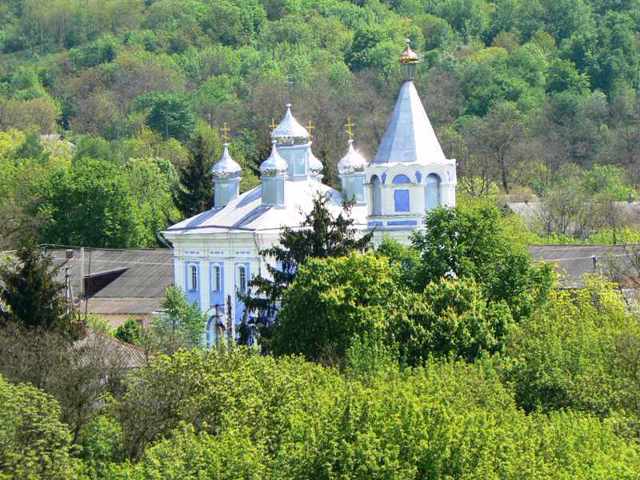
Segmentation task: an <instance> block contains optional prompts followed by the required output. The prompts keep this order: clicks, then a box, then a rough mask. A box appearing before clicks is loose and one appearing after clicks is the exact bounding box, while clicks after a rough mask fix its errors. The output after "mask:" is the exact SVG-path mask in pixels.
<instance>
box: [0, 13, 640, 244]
mask: <svg viewBox="0 0 640 480" xmlns="http://www.w3.org/2000/svg"><path fill="white" fill-rule="evenodd" d="M638 9H639V5H638V3H637V1H636V0H631V1H625V2H610V1H604V0H577V1H569V0H562V1H560V2H558V1H555V0H535V1H528V0H508V1H505V0H473V1H454V0H417V1H413V0H399V1H381V0H367V1H362V2H349V1H346V0H322V1H314V2H311V1H304V0H303V1H258V0H252V1H250V2H246V1H239V0H225V1H224V2H218V1H212V0H189V1H188V2H186V3H185V2H183V1H179V0H153V1H145V0H105V1H101V2H97V1H89V2H85V1H80V0H55V1H49V0H46V1H45V0H8V1H5V2H3V4H2V6H1V7H0V59H1V61H0V130H2V131H4V132H8V133H4V134H3V135H5V136H4V137H2V138H0V167H1V168H2V170H3V172H5V174H4V175H3V178H2V179H0V213H2V214H3V215H4V216H6V218H7V219H9V221H8V222H6V223H3V225H2V227H1V228H2V229H3V232H2V233H4V234H5V235H2V241H3V242H7V243H8V244H9V245H14V244H15V243H14V242H13V241H12V239H11V235H12V234H15V233H16V232H17V231H23V230H24V229H28V228H29V229H32V228H36V227H38V226H40V227H41V235H42V237H43V238H46V239H47V241H50V242H51V241H55V242H59V243H64V242H74V243H79V242H83V243H85V244H91V245H93V246H111V247H113V246H150V245H154V244H156V238H155V233H156V231H157V230H159V229H162V228H164V227H165V226H166V225H167V223H169V222H170V221H175V220H178V219H179V217H180V215H181V214H182V215H190V214H192V213H193V212H195V211H197V210H200V209H202V208H205V207H206V206H207V205H208V204H210V201H211V198H212V192H211V191H210V187H211V185H210V183H208V181H207V178H206V166H207V165H209V164H210V163H211V161H213V159H214V158H216V157H217V156H218V155H219V154H220V151H221V139H220V137H219V135H218V134H217V133H216V132H215V131H214V130H215V129H217V128H219V127H220V126H221V125H223V123H225V122H226V123H228V125H229V126H230V127H231V130H232V149H231V150H232V151H231V153H232V155H233V156H234V158H235V159H236V160H237V161H239V162H240V163H241V164H242V166H243V167H244V179H243V183H242V188H243V189H246V188H248V187H250V186H253V185H255V182H256V172H257V166H258V165H259V164H260V161H261V160H263V159H264V157H265V156H266V154H267V153H268V148H269V142H268V131H269V127H268V125H269V124H270V122H271V120H272V119H273V118H276V119H277V118H278V117H280V115H281V114H282V111H283V105H284V104H285V103H286V102H287V101H291V102H292V103H293V104H294V110H295V113H296V115H297V116H298V118H299V119H300V120H301V121H302V122H304V123H306V122H307V121H309V120H313V122H314V123H315V125H316V129H315V131H314V136H315V138H314V149H315V153H316V155H317V156H318V157H319V158H320V159H321V160H322V161H323V162H324V164H325V167H326V168H325V178H326V180H327V181H328V182H329V183H330V184H333V185H336V184H337V176H336V163H337V161H338V159H339V158H340V157H341V156H342V155H343V153H344V151H345V149H346V138H345V134H344V132H343V127H342V125H343V124H344V122H345V120H346V119H347V117H348V116H349V115H350V116H351V117H352V118H353V119H355V121H356V127H355V133H356V138H357V141H358V145H359V148H360V149H361V150H362V151H364V152H365V153H366V154H367V155H368V156H369V157H371V155H372V154H373V153H374V152H375V149H376V147H377V144H378V141H379V138H380V135H381V132H382V130H383V128H384V125H385V122H386V119H387V117H388V113H389V110H390V108H391V106H392V102H393V99H394V96H395V94H396V92H397V89H398V85H399V81H400V79H401V76H400V75H401V74H400V69H399V65H398V63H397V59H398V54H399V51H400V50H401V48H402V45H403V39H404V38H406V37H408V38H410V39H411V40H412V45H413V47H414V48H415V49H416V50H418V51H419V52H421V53H422V54H423V55H424V62H423V63H422V65H421V67H420V72H419V75H418V77H417V87H418V90H419V91H420V93H421V95H422V98H423V100H424V103H425V106H426V109H427V111H428V112H429V115H430V117H431V120H432V122H433V124H434V126H435V128H436V130H437V133H438V135H439V138H440V139H441V141H442V144H443V147H444V149H445V151H446V153H447V155H448V156H449V157H451V158H457V159H458V162H459V166H458V168H459V177H460V179H461V182H460V188H459V190H460V191H461V192H466V193H470V194H472V195H480V194H487V193H490V192H492V191H493V190H494V189H495V188H500V190H501V191H502V192H503V193H510V194H512V195H513V196H515V198H516V199H518V198H520V199H522V198H525V199H526V198H533V197H532V195H534V194H535V195H537V196H538V197H540V198H542V199H543V200H544V201H545V205H546V208H545V211H544V213H545V215H543V218H541V224H540V225H537V226H536V227H535V229H536V232H537V233H539V234H541V235H544V236H545V238H551V239H553V240H554V241H555V240H561V241H570V240H572V239H580V240H584V239H586V238H589V237H590V236H591V235H592V234H593V233H594V232H597V231H598V230H606V231H607V232H613V233H608V234H607V236H603V237H600V239H601V240H602V239H604V238H606V240H607V241H609V242H612V241H616V242H620V241H625V239H624V238H621V237H620V233H619V231H618V230H620V229H621V227H622V226H624V223H625V221H624V220H623V219H620V218H619V215H612V214H611V212H612V211H613V209H612V204H611V202H612V201H620V200H622V201H625V200H627V199H630V198H631V199H633V198H636V197H637V190H636V189H637V185H638V182H639V181H640V177H639V176H638V172H640V163H639V162H640V150H639V148H640V147H639V145H640V142H639V141H638V140H639V137H638V132H640V107H639V105H640V102H639V101H638V88H639V86H640V84H639V80H638V75H637V72H638V68H639V66H640V53H638V52H640V49H639V48H638V47H639V44H638V30H639V25H640V20H639V16H638ZM12 129H15V130H12ZM16 130H17V131H16ZM18 131H20V132H31V135H27V140H28V141H25V140H24V139H25V134H24V133H20V132H18ZM59 133H62V134H63V135H64V138H65V141H62V142H59V141H55V140H54V139H53V138H52V137H50V136H47V137H45V138H44V139H42V140H40V141H39V140H38V135H39V134H46V135H48V134H59ZM203 133H204V136H205V137H206V138H207V141H208V142H209V143H210V145H209V147H210V148H208V149H206V150H203V149H202V148H200V147H198V148H197V149H196V152H195V153H194V142H193V140H194V138H198V137H199V136H200V135H202V134H203ZM39 143H42V144H43V145H39ZM70 143H72V144H73V145H75V146H76V150H75V153H70V152H67V153H64V152H63V151H62V150H65V149H67V150H68V149H70V148H72V147H71V146H70ZM52 150H54V151H55V153H52ZM197 150H199V152H197ZM203 155H204V156H203ZM158 157H161V158H162V160H158ZM88 158H91V159H92V161H89V160H88ZM132 159H139V160H138V161H136V162H133V163H135V164H136V165H135V166H134V165H132ZM159 162H160V163H159ZM163 162H164V163H163ZM140 168H142V169H143V170H144V175H143V176H144V177H145V178H146V179H147V180H152V181H153V182H154V184H155V185H158V186H159V187H158V188H157V190H152V191H149V190H143V191H142V192H141V190H140V188H139V187H140V185H139V184H138V183H137V179H138V178H139V175H140V174H139V173H138V172H136V171H134V170H136V169H140ZM592 168H593V171H594V172H595V173H594V175H593V178H595V179H596V182H592V181H590V180H588V181H586V183H585V182H582V181H581V180H580V179H582V177H584V176H585V175H586V176H589V175H590V172H591V169H592ZM567 169H569V170H567ZM96 170H98V171H100V172H101V173H104V178H102V177H97V176H96ZM176 171H179V172H180V175H179V177H180V180H181V181H178V175H177V174H176ZM597 177H599V178H609V179H622V188H617V189H613V190H612V189H608V188H604V187H603V186H602V184H600V183H599V182H598V181H597ZM567 179H569V180H568V181H569V184H570V185H571V188H574V187H575V188H574V191H575V192H577V191H578V190H579V191H584V192H585V194H588V195H593V189H594V188H595V189H596V191H597V192H598V195H597V201H591V197H587V201H588V203H589V205H586V206H585V205H584V204H585V198H584V197H578V196H573V198H572V201H571V202H569V205H567V206H565V204H566V202H565V201H564V200H563V199H566V196H567V193H568V192H569V191H570V190H568V189H567V185H565V183H566V181H567ZM574 179H575V181H574ZM88 191H91V192H94V193H95V198H92V197H91V196H88ZM107 193H108V194H109V196H110V197H111V198H110V199H109V200H107V199H106V198H105V195H106V194H107ZM78 199H81V200H82V202H81V205H82V207H84V206H85V205H89V206H90V208H85V210H86V211H92V212H94V211H95V213H96V215H95V218H86V215H83V212H82V207H79V206H78V205H77V203H76V202H77V201H78ZM176 206H177V207H178V209H176ZM68 212H73V215H71V214H69V215H68V216H66V215H65V214H66V213H68ZM178 212H182V213H181V214H180V213H178ZM5 231H6V232H5ZM558 234H559V235H562V236H561V237H557V236H556V235H558Z"/></svg>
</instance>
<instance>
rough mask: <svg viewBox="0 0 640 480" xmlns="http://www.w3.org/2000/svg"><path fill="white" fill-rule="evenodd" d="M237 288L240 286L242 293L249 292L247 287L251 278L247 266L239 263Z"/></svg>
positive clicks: (239, 289)
mask: <svg viewBox="0 0 640 480" xmlns="http://www.w3.org/2000/svg"><path fill="white" fill-rule="evenodd" d="M243 277H244V278H243ZM237 288H238V291H239V292H240V293H247V289H248V288H249V279H248V274H247V266H246V265H238V285H237Z"/></svg>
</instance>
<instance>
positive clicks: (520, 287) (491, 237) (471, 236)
mask: <svg viewBox="0 0 640 480" xmlns="http://www.w3.org/2000/svg"><path fill="white" fill-rule="evenodd" d="M412 243H413V246H414V248H416V249H417V250H418V251H419V252H420V256H421V264H420V267H419V269H418V272H417V280H416V282H417V285H419V286H420V287H421V288H424V287H426V286H427V285H428V284H429V283H431V282H433V281H439V280H441V279H443V278H461V279H462V278H472V279H474V280H475V281H476V282H477V283H478V285H480V286H481V288H482V290H483V292H484V295H485V298H486V299H487V300H488V301H490V302H501V301H504V302H505V303H506V304H507V305H508V306H509V309H510V310H511V314H512V316H513V318H514V320H516V321H520V320H521V319H523V318H526V317H528V316H529V315H530V314H531V313H532V312H533V311H534V310H535V309H536V308H537V307H539V306H540V305H542V304H544V302H545V301H546V299H547V296H548V294H549V291H550V289H551V286H552V283H553V281H552V280H553V275H552V270H551V267H550V266H548V265H534V264H533V262H532V260H531V257H530V255H529V254H528V252H527V251H526V249H525V248H524V246H522V245H517V244H515V243H513V242H512V241H511V240H510V239H509V238H508V236H507V234H506V231H505V227H504V224H503V222H502V218H501V213H500V212H499V210H498V209H497V208H496V207H493V206H485V205H482V206H480V207H475V208H474V207H466V208H462V207H458V208H455V209H446V208H439V209H436V210H433V211H432V212H429V213H428V214H427V217H426V219H425V229H424V230H421V231H418V232H415V233H414V235H413V239H412Z"/></svg>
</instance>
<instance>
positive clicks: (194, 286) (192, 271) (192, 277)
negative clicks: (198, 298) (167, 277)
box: [187, 263, 199, 292]
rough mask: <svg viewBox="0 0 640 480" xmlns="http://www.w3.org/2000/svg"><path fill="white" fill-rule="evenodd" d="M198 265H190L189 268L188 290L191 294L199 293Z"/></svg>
mask: <svg viewBox="0 0 640 480" xmlns="http://www.w3.org/2000/svg"><path fill="white" fill-rule="evenodd" d="M198 280H199V278H198V265H196V264H195V263H190V264H189V266H188V267H187V289H188V290H189V291H190V292H197V291H198Z"/></svg>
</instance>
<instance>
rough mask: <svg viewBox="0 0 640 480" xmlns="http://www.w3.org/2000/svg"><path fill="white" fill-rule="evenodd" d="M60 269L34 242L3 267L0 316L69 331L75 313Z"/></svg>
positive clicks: (34, 325) (1, 271)
mask: <svg viewBox="0 0 640 480" xmlns="http://www.w3.org/2000/svg"><path fill="white" fill-rule="evenodd" d="M58 270H59V268H58V267H55V266H54V265H53V261H52V259H51V257H49V256H48V255H46V254H44V253H43V252H42V251H41V250H40V249H39V247H38V246H37V245H36V244H35V243H32V242H27V243H25V244H24V245H23V246H22V247H20V249H19V250H18V252H17V255H16V258H15V260H13V261H9V262H7V263H6V264H4V265H2V266H0V319H1V320H2V322H3V323H4V322H12V323H16V324H18V325H20V326H23V327H26V328H45V329H60V330H63V331H69V327H70V320H71V315H70V313H69V312H68V311H67V305H66V303H65V298H64V295H63V291H64V285H63V284H62V283H60V282H58V281H57V280H56V274H57V272H58Z"/></svg>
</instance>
